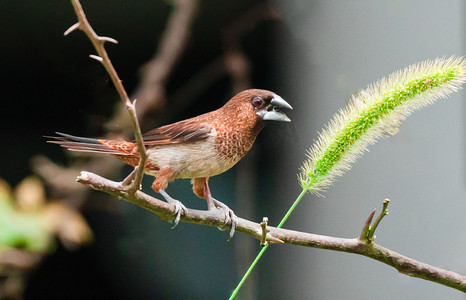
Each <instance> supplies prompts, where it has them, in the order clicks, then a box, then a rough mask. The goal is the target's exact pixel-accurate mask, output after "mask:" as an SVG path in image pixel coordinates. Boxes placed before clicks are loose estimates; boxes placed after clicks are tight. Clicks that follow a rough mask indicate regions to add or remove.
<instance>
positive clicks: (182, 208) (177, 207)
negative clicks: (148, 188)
mask: <svg viewBox="0 0 466 300" xmlns="http://www.w3.org/2000/svg"><path fill="white" fill-rule="evenodd" d="M159 193H160V195H162V196H163V197H164V198H165V200H166V201H167V202H168V203H170V204H173V205H174V206H175V211H174V212H173V214H174V215H176V217H175V220H174V221H173V223H175V225H173V227H172V229H173V228H175V227H176V226H177V225H178V223H179V222H180V217H181V213H185V214H186V213H187V212H188V209H187V208H186V206H184V205H183V203H181V202H180V201H178V200H176V199H173V198H172V197H170V195H168V194H167V192H165V191H164V190H160V191H159Z"/></svg>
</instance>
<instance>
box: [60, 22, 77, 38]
mask: <svg viewBox="0 0 466 300" xmlns="http://www.w3.org/2000/svg"><path fill="white" fill-rule="evenodd" d="M80 26H81V22H78V23H76V24H73V25H71V27H70V28H68V29H67V30H66V31H65V32H64V33H63V35H64V36H67V35H68V34H70V33H72V32H73V31H75V30H76V29H78V28H79V27H80Z"/></svg>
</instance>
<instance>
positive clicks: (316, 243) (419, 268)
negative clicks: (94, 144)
mask: <svg viewBox="0 0 466 300" xmlns="http://www.w3.org/2000/svg"><path fill="white" fill-rule="evenodd" d="M77 181H78V182H80V183H82V184H86V185H88V186H90V187H92V188H93V189H95V190H98V191H102V192H105V193H108V194H111V195H113V196H115V197H117V198H118V199H123V200H125V201H128V202H130V203H133V204H136V205H138V206H140V207H142V208H145V209H147V210H149V211H151V212H153V213H155V214H157V215H158V216H160V217H161V218H162V219H163V220H172V219H174V215H173V212H174V211H175V207H174V205H171V204H168V203H166V202H164V201H162V200H159V199H156V198H154V197H151V196H149V195H147V194H145V193H143V192H142V191H137V192H136V193H134V194H128V193H127V192H126V191H125V190H124V188H123V185H122V183H119V182H114V181H111V180H108V179H105V178H103V177H101V176H99V175H96V174H93V173H90V172H86V171H83V172H81V175H80V176H79V177H78V179H77ZM180 221H181V222H188V223H194V224H200V225H207V226H216V227H224V226H225V224H224V223H223V221H224V220H223V219H222V218H220V217H219V216H218V215H216V214H215V213H212V212H210V211H207V210H206V211H204V210H196V209H188V211H187V213H186V214H183V215H182V216H181V219H180ZM236 231H238V232H241V233H244V234H247V235H250V236H253V237H255V238H256V239H258V240H259V241H261V242H266V243H268V244H276V243H285V244H292V245H298V246H306V247H312V248H320V249H328V250H333V251H341V252H347V253H354V254H359V255H363V256H367V257H369V258H372V259H375V260H378V261H380V262H383V263H384V264H387V265H389V266H392V267H393V268H395V269H397V270H398V271H399V272H400V273H403V274H406V275H408V276H412V277H417V278H422V279H425V280H429V281H432V282H436V283H439V284H442V285H445V286H449V287H452V288H455V289H457V290H460V291H463V292H466V276H464V275H461V274H458V273H455V272H452V271H448V270H445V269H441V268H438V267H434V266H431V265H428V264H426V263H423V262H420V261H417V260H414V259H411V258H409V257H406V256H404V255H401V254H399V253H397V252H395V251H392V250H390V249H387V248H384V247H382V246H379V245H377V244H375V243H373V242H367V241H363V240H361V239H360V238H359V237H358V238H353V239H347V238H337V237H330V236H324V235H318V234H312V233H306V232H300V231H294V230H288V229H282V228H276V227H271V226H268V225H267V230H266V231H264V230H263V227H262V226H261V224H259V223H255V222H252V221H249V220H246V219H242V218H238V225H237V227H236ZM264 236H265V237H264Z"/></svg>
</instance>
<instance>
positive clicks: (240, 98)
mask: <svg viewBox="0 0 466 300" xmlns="http://www.w3.org/2000/svg"><path fill="white" fill-rule="evenodd" d="M224 108H226V109H231V110H232V113H233V114H235V116H236V118H237V120H240V119H244V120H248V123H250V124H251V125H253V127H255V128H256V129H259V130H260V129H262V127H264V126H265V125H266V124H267V123H268V122H269V121H282V122H291V120H290V118H288V116H287V115H285V113H283V112H282V111H281V110H282V109H293V108H292V107H291V105H290V104H288V102H286V101H285V100H284V99H283V98H282V97H280V96H279V95H277V94H275V93H274V92H271V91H267V90H259V89H250V90H245V91H242V92H240V93H238V94H237V95H236V96H234V97H233V98H232V99H231V100H230V101H228V103H227V104H225V106H224ZM252 123H253V124H252Z"/></svg>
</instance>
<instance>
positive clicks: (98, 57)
mask: <svg viewBox="0 0 466 300" xmlns="http://www.w3.org/2000/svg"><path fill="white" fill-rule="evenodd" d="M89 57H90V58H92V59H95V60H97V61H99V62H103V61H104V60H103V58H102V57H100V56H98V55H94V54H91V55H89Z"/></svg>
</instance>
